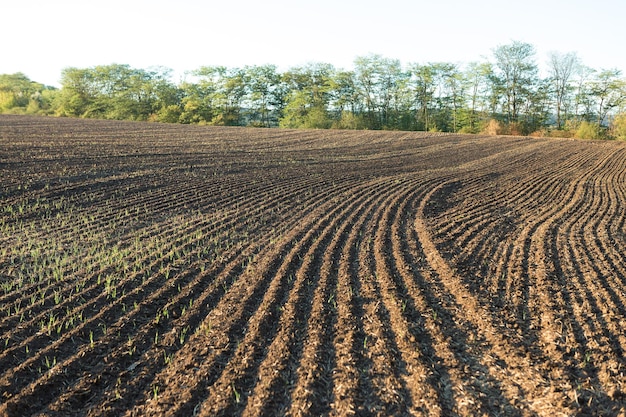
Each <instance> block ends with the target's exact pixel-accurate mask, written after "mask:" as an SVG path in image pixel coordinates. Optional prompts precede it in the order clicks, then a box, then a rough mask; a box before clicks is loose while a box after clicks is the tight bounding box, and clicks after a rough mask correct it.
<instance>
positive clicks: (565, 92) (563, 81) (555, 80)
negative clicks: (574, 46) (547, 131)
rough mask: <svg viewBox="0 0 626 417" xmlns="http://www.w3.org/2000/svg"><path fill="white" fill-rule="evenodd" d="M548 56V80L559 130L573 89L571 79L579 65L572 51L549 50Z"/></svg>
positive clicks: (568, 106)
mask: <svg viewBox="0 0 626 417" xmlns="http://www.w3.org/2000/svg"><path fill="white" fill-rule="evenodd" d="M548 58H549V60H548V64H549V67H548V70H549V72H550V76H549V82H550V84H551V93H552V95H553V97H554V110H555V115H556V128H557V129H558V130H561V129H562V128H563V125H564V122H565V119H566V118H567V111H568V109H569V108H570V102H571V99H572V93H573V91H574V86H573V85H572V84H571V80H572V77H573V75H574V73H575V71H576V70H577V69H578V68H579V66H580V61H579V59H578V56H577V55H576V53H574V52H569V53H567V54H562V53H559V52H551V53H550V54H549V55H548ZM564 116H565V117H564Z"/></svg>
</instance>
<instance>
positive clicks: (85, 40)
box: [0, 0, 626, 87]
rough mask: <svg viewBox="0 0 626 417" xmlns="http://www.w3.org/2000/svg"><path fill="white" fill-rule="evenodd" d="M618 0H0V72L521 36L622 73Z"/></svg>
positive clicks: (423, 59)
mask: <svg viewBox="0 0 626 417" xmlns="http://www.w3.org/2000/svg"><path fill="white" fill-rule="evenodd" d="M625 16H626V1H624V0H518V1H509V0H472V1H470V0H428V1H423V0H413V1H410V0H376V1H374V0H308V1H304V0H263V1H260V0H219V1H214V0H208V1H201V0H175V1H174V0H170V1H165V0H108V1H98V2H93V1H89V0H19V1H18V0H0V21H1V22H2V25H0V28H1V31H2V35H3V41H2V43H1V45H2V46H1V48H0V74H12V73H15V72H22V73H24V74H26V75H27V76H28V77H29V78H30V79H31V80H33V81H37V82H40V83H44V84H47V85H52V86H57V87H58V86H60V78H61V71H62V69H63V68H66V67H78V68H88V67H93V66H96V65H108V64H113V63H115V64H128V65H130V66H131V67H133V68H142V69H148V68H151V67H156V66H160V67H166V68H170V69H172V71H173V73H172V81H174V82H179V81H182V80H183V79H184V78H185V73H186V72H189V71H192V70H195V69H198V68H200V67H201V66H212V65H221V66H226V67H229V68H234V67H243V66H245V65H265V64H273V65H276V66H277V67H278V69H279V71H285V70H287V69H289V68H294V67H298V66H302V65H306V64H307V63H310V62H323V63H329V64H332V65H334V66H335V67H336V68H340V69H346V70H350V69H353V68H354V65H353V63H354V60H355V58H356V57H359V56H366V55H369V54H379V55H382V56H384V57H386V58H392V59H398V60H400V62H401V63H402V64H403V65H408V64H412V63H422V64H424V63H430V62H453V63H458V64H467V63H469V62H473V61H485V60H493V49H494V48H496V47H498V46H500V45H507V44H510V43H512V42H513V41H520V42H526V43H530V44H532V45H533V46H534V47H535V49H536V52H537V53H536V56H535V59H536V62H537V64H539V66H540V68H541V67H545V66H546V65H547V60H548V53H549V52H551V51H554V52H561V53H567V52H576V53H577V55H578V57H579V58H580V59H581V61H582V63H583V64H585V65H587V66H589V67H591V68H594V69H598V70H600V69H613V68H616V69H619V70H621V71H622V74H623V75H626V48H625V44H626V24H625V23H624V17H625Z"/></svg>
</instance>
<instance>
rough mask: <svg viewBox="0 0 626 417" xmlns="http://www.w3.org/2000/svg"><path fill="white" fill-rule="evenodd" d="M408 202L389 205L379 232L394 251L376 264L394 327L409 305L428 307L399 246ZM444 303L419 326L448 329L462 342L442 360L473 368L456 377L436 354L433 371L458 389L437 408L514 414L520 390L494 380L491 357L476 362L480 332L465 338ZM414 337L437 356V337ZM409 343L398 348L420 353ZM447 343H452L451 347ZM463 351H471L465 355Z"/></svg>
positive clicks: (403, 341)
mask: <svg viewBox="0 0 626 417" xmlns="http://www.w3.org/2000/svg"><path fill="white" fill-rule="evenodd" d="M439 180H440V179H439ZM435 185H436V184H435ZM426 192H427V190H425V191H423V192H422V196H423V195H424V194H426ZM409 198H410V199H411V200H410V201H411V202H412V201H414V200H413V198H414V196H412V197H409ZM408 203H409V201H405V202H404V203H403V204H401V205H400V206H399V207H397V208H396V207H395V206H394V205H390V206H389V207H393V208H392V209H391V211H388V213H389V214H388V215H387V216H388V220H387V221H388V223H387V225H385V226H383V227H381V228H380V229H379V230H380V231H382V234H381V236H379V237H380V239H381V240H382V242H383V244H384V245H385V246H387V247H389V246H390V247H392V248H393V249H392V252H391V254H388V255H387V256H385V257H384V258H383V257H381V258H380V261H379V262H377V263H381V264H383V263H384V270H383V271H382V272H383V274H381V273H379V274H378V278H379V281H380V282H381V288H382V289H383V290H384V292H390V293H392V294H394V295H392V297H391V300H392V301H391V302H390V303H389V305H390V308H389V310H390V312H392V316H391V322H392V324H395V323H397V322H400V321H401V319H400V318H399V319H397V320H396V319H395V318H394V316H395V315H397V316H399V317H402V316H403V312H402V310H406V308H407V306H409V312H412V313H415V301H417V302H418V303H419V304H420V305H423V306H424V307H426V305H425V304H424V299H423V298H422V297H421V296H420V294H419V293H418V294H415V298H413V297H411V296H410V295H409V293H408V288H412V289H415V287H414V281H415V280H416V279H419V280H420V281H422V282H424V278H423V276H420V277H419V278H416V277H415V275H418V274H415V273H414V274H410V273H409V271H410V268H409V265H408V264H406V263H405V258H404V255H403V252H402V251H401V243H400V242H401V241H402V240H403V234H404V233H405V231H402V232H401V231H400V229H399V227H398V223H399V222H400V219H401V218H404V219H405V221H406V222H407V225H408V220H407V217H410V216H408V215H409V213H407V212H406V210H407V204H408ZM394 211H395V213H394ZM413 214H414V213H413ZM392 216H393V217H395V221H392V220H391V219H392ZM409 227H410V226H409ZM405 244H406V241H405ZM380 252H381V251H379V253H380ZM407 270H408V271H407ZM419 272H420V273H419V275H422V274H427V272H421V271H419ZM385 275H386V278H387V280H388V281H389V283H385V284H383V283H384V281H383V280H381V277H382V276H385ZM431 279H432V278H431ZM430 286H431V285H427V286H426V287H427V288H428V287H430ZM422 292H428V293H430V298H431V300H432V299H433V298H435V297H433V295H432V290H431V289H430V288H428V289H424V290H422ZM383 294H384V293H383ZM396 297H397V298H396ZM446 298H449V295H447V296H446V295H444V299H439V301H438V303H436V304H432V305H430V306H428V307H427V309H426V310H424V311H422V312H421V313H420V316H421V317H420V319H421V320H420V321H422V322H424V321H428V322H430V323H429V324H430V325H431V326H433V327H434V328H435V329H436V328H437V327H438V326H442V327H443V328H445V333H446V336H445V337H446V339H447V340H455V342H456V343H458V345H456V343H455V353H454V355H451V352H450V351H449V350H448V349H441V348H439V350H440V351H442V350H443V352H441V355H442V356H444V357H446V358H447V359H448V360H450V359H452V361H453V363H454V361H455V360H456V361H458V362H459V363H463V364H464V366H469V369H471V371H470V372H468V374H460V375H459V373H457V371H456V370H454V371H451V370H449V369H446V368H445V367H443V366H441V357H440V356H439V355H438V354H434V358H433V359H435V360H437V361H439V363H437V365H436V366H435V369H436V370H437V371H438V372H439V373H440V375H442V376H443V379H444V381H445V382H446V383H448V384H450V382H451V381H455V382H456V383H458V385H456V384H455V385H454V386H450V387H449V389H450V390H451V391H452V393H450V392H448V396H447V397H441V398H439V399H438V403H439V404H440V407H442V408H444V409H445V412H444V414H448V413H451V412H452V413H460V414H462V415H467V414H475V413H480V410H481V409H491V408H492V407H493V405H494V404H498V406H499V407H502V408H503V409H507V410H509V412H510V411H511V409H512V407H511V400H512V398H515V395H516V394H517V388H518V387H517V385H512V386H508V384H507V382H508V381H506V380H503V378H498V377H497V376H496V375H492V374H493V373H494V371H493V367H492V368H490V367H491V366H492V365H493V362H494V361H493V360H492V359H489V358H488V357H487V359H485V358H481V359H479V360H476V359H474V356H479V358H480V357H482V355H481V354H480V351H479V353H476V352H474V349H476V350H478V347H474V346H473V345H474V344H475V343H472V340H473V339H474V338H475V337H476V334H475V332H476V330H469V331H468V332H467V333H465V331H461V330H460V328H456V326H455V325H454V324H453V323H455V322H457V321H458V320H459V319H460V318H455V317H454V312H455V310H452V311H451V310H448V309H445V311H442V309H441V305H442V304H447V303H446V302H445V301H444V300H445V299H446ZM383 299H385V296H384V295H383ZM397 299H399V300H402V301H401V302H399V301H395V300H397ZM409 300H411V302H412V305H409V303H408V301H409ZM393 301H395V304H396V306H394V305H393ZM398 307H399V308H398ZM449 307H452V306H449ZM394 310H397V311H396V312H394ZM456 311H459V310H456ZM426 316H432V317H431V318H432V320H431V318H429V319H426V318H425V317H426ZM437 319H439V320H445V321H444V322H443V323H442V324H441V325H439V324H438V323H437ZM448 321H450V322H448ZM436 323H437V324H436ZM403 327H404V328H402V327H401V328H400V329H399V330H398V331H397V332H396V333H397V334H399V335H402V334H410V333H408V332H410V331H411V330H413V331H415V328H414V327H413V328H412V329H409V326H407V325H405V326H403ZM472 327H474V326H471V325H470V326H469V327H466V326H464V327H463V328H466V329H472ZM416 333H417V334H414V335H413V337H414V339H415V340H420V341H421V342H422V345H421V347H422V348H424V349H425V351H426V352H427V353H430V354H433V351H434V348H433V346H432V340H433V338H434V337H433V334H432V333H431V334H428V333H427V334H424V331H421V332H416ZM464 333H465V334H464ZM452 335H454V338H451V337H450V336H452ZM437 337H438V338H441V334H438V335H437ZM449 337H450V338H449ZM448 338H449V339H448ZM406 340H407V338H406V337H405V338H402V337H400V338H399V341H398V343H399V345H400V346H401V352H402V351H409V352H410V351H414V350H416V349H415V346H411V344H410V343H407V342H406ZM427 340H430V341H431V342H430V343H425V342H426V341H427ZM439 340H441V339H439ZM444 340H445V339H444ZM409 341H410V339H409ZM462 341H465V343H463V342H462ZM405 344H406V345H405ZM446 344H449V342H448V343H446ZM446 347H447V346H446ZM465 349H467V350H466V351H464V350H465ZM446 350H447V351H446ZM453 356H456V357H453ZM485 356H486V355H485ZM426 365H427V363H424V364H423V365H422V366H426ZM496 369H497V368H496ZM423 372H424V371H418V372H417V375H414V376H413V377H410V376H409V377H408V381H411V380H414V379H415V378H416V377H417V376H418V375H420V374H422V373H423ZM466 372H467V371H466ZM470 375H480V376H481V377H480V378H474V377H472V376H470ZM498 376H500V375H498ZM433 382H434V381H433ZM501 386H504V388H509V389H508V391H509V392H508V398H507V395H505V393H504V392H503V391H502V390H503V388H502V387H501ZM434 387H436V385H433V388H434ZM512 393H513V394H512ZM450 394H451V395H450ZM417 398H420V396H418V397H417ZM435 398H436V397H435ZM422 412H424V410H423V409H422Z"/></svg>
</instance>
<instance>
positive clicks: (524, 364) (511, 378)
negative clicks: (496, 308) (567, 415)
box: [414, 184, 567, 413]
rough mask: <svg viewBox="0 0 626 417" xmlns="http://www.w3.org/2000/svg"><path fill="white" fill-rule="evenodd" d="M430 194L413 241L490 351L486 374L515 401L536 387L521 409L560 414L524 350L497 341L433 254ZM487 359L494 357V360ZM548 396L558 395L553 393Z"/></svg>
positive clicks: (488, 316)
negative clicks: (521, 391)
mask: <svg viewBox="0 0 626 417" xmlns="http://www.w3.org/2000/svg"><path fill="white" fill-rule="evenodd" d="M442 185H443V184H442ZM440 186H441V185H440ZM434 191H436V188H434V189H433V190H431V191H430V192H429V193H428V194H427V195H426V196H425V197H424V198H423V199H422V201H421V202H420V204H419V207H418V208H417V212H416V216H415V220H414V227H415V231H416V234H417V238H418V241H419V243H420V245H421V247H422V249H423V251H424V254H425V256H426V259H427V261H428V263H429V265H430V266H431V267H432V269H433V270H434V272H436V274H437V276H438V279H439V280H440V282H441V283H442V285H443V286H444V288H445V290H446V291H447V292H448V293H449V294H451V296H452V297H453V299H454V302H455V303H456V304H458V305H459V306H461V311H462V312H463V315H464V317H465V319H467V320H468V321H469V323H473V325H474V327H475V328H476V329H477V332H478V338H479V340H484V342H482V343H481V345H482V346H484V348H485V349H486V350H487V351H489V350H491V352H492V353H491V354H485V355H484V358H485V359H486V360H487V361H488V369H489V372H490V373H492V374H493V377H494V378H495V379H496V380H500V381H501V383H502V389H503V390H504V392H506V393H507V398H515V396H516V395H517V393H518V389H519V388H518V387H521V386H534V387H536V389H535V390H534V391H532V392H526V393H525V395H524V396H525V398H526V399H525V403H524V407H526V408H528V409H529V410H531V411H533V410H535V411H534V412H537V411H538V410H541V412H543V413H546V412H549V411H548V409H546V407H548V408H549V409H550V410H551V411H552V412H559V411H562V409H561V408H557V407H556V406H555V405H554V403H553V402H549V403H548V404H545V403H546V401H544V400H543V398H542V397H544V396H545V395H546V394H547V393H546V391H545V390H546V389H550V383H549V381H548V380H546V378H545V377H544V376H543V375H541V373H539V372H538V371H537V370H536V369H535V367H534V366H533V364H532V362H531V358H530V357H529V356H528V353H529V352H528V351H527V350H526V348H525V347H523V346H518V345H517V344H516V343H515V341H509V340H508V339H506V338H501V337H500V334H501V333H502V331H503V328H500V327H498V326H497V325H496V323H494V321H496V318H495V317H494V316H493V314H492V313H491V312H490V311H489V310H488V308H486V307H485V306H484V305H482V304H481V302H480V300H479V299H478V298H476V296H475V295H474V294H473V293H472V292H470V291H469V290H468V289H466V287H465V284H464V283H463V281H464V279H463V278H462V277H461V276H459V275H457V273H455V272H454V270H453V269H452V268H451V267H450V265H448V263H447V262H446V261H445V260H444V258H443V257H442V255H441V254H440V253H439V251H438V250H437V247H436V246H435V244H434V242H433V241H432V238H431V234H430V232H429V229H428V228H427V226H426V223H425V220H426V216H425V209H426V205H427V203H428V201H429V200H430V199H431V198H432V195H433V194H434ZM491 355H494V356H495V358H494V357H492V356H491ZM494 359H495V360H494ZM552 394H553V395H558V393H557V392H554V393H552ZM552 394H551V395H552ZM566 400H567V397H563V401H566Z"/></svg>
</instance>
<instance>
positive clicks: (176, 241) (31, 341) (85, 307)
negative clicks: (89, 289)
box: [3, 226, 195, 354]
mask: <svg viewBox="0 0 626 417" xmlns="http://www.w3.org/2000/svg"><path fill="white" fill-rule="evenodd" d="M192 227H193V228H195V226H192ZM189 230H191V229H189ZM185 234H186V233H181V235H182V236H184V235H185ZM178 243H180V242H179V239H176V240H173V241H172V242H171V246H172V247H178V246H179V245H178ZM165 256H167V254H166V255H165ZM155 262H158V261H155ZM153 266H154V262H153ZM127 281H130V282H133V281H134V279H133V277H132V276H131V277H130V278H129V279H128V280H127ZM150 282H151V281H150ZM128 290H130V292H129V294H134V293H135V292H136V291H134V290H133V289H132V288H128ZM123 292H124V291H120V293H123ZM87 295H88V294H87ZM102 297H104V295H102ZM107 298H108V297H107ZM123 299H124V298H123V297H122V298H121V299H120V300H119V301H116V302H114V303H113V304H120V303H122V300H123ZM96 302H97V298H96V299H92V300H90V301H88V302H87V303H84V301H83V304H82V305H80V302H79V305H80V309H81V311H82V310H86V309H87V307H89V305H92V304H95V303H96ZM62 307H63V306H62ZM101 312H102V311H100V313H101ZM85 322H86V323H83V324H82V325H81V326H79V327H80V328H82V327H85V326H86V325H87V324H88V323H89V321H88V320H85ZM79 330H80V329H76V331H79ZM74 333H76V332H73V333H72V335H73V334H74ZM72 335H70V337H72ZM29 345H30V346H31V349H32V348H33V347H34V346H33V345H34V343H33V340H30V339H27V340H26V341H24V342H23V343H22V346H21V347H24V346H29ZM26 349H29V348H26ZM4 353H9V352H3V354H4Z"/></svg>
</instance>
